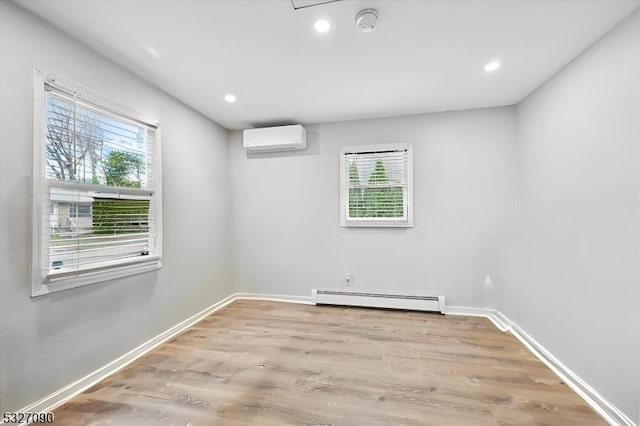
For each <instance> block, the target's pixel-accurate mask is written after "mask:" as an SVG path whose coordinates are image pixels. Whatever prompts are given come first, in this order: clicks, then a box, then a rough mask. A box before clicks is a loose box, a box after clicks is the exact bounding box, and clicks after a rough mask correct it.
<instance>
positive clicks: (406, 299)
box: [311, 289, 445, 314]
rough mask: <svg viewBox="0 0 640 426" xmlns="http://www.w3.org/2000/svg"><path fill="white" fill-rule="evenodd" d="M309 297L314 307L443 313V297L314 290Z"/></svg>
mask: <svg viewBox="0 0 640 426" xmlns="http://www.w3.org/2000/svg"><path fill="white" fill-rule="evenodd" d="M311 295H312V299H313V303H315V304H316V305H345V306H363V307H369V308H390V309H408V310H413V311H428V312H440V313H441V314H444V313H445V303H444V296H411V295H402V294H380V293H357V292H352V291H332V290H316V289H314V290H312V291H311Z"/></svg>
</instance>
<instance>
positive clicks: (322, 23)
mask: <svg viewBox="0 0 640 426" xmlns="http://www.w3.org/2000/svg"><path fill="white" fill-rule="evenodd" d="M313 27H314V28H315V29H316V31H317V32H319V33H326V32H327V31H329V29H331V24H330V23H329V21H327V20H326V19H318V20H317V21H316V23H315V24H313Z"/></svg>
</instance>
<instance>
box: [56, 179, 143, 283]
mask: <svg viewBox="0 0 640 426" xmlns="http://www.w3.org/2000/svg"><path fill="white" fill-rule="evenodd" d="M99 195H100V194H92V193H90V192H87V191H79V190H69V189H64V188H55V187H54V188H51V189H50V191H49V205H50V207H49V209H48V211H49V221H48V223H49V250H48V252H46V253H45V257H46V259H44V263H45V265H46V266H45V269H46V274H45V275H54V274H56V273H60V272H72V271H80V270H84V269H91V268H96V267H101V266H105V265H107V264H108V263H109V262H113V261H114V260H123V259H127V258H131V257H138V256H146V255H148V254H149V253H150V252H151V253H153V252H154V249H155V244H154V241H155V240H154V238H153V237H151V236H150V228H152V225H153V219H152V218H153V214H150V213H152V212H151V203H150V200H137V199H135V200H129V199H114V198H102V197H100V196H99Z"/></svg>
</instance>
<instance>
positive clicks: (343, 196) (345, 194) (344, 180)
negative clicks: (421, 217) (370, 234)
mask: <svg viewBox="0 0 640 426" xmlns="http://www.w3.org/2000/svg"><path fill="white" fill-rule="evenodd" d="M384 151H407V170H406V172H407V190H406V193H404V194H403V195H404V197H403V198H405V199H406V204H405V206H406V212H405V216H406V217H403V218H402V219H398V218H392V217H389V218H384V217H378V218H350V217H348V215H349V213H348V212H349V184H348V176H347V173H346V165H347V164H346V158H347V154H358V153H367V152H384ZM340 226H342V227H369V228H371V227H375V228H411V227H413V147H412V145H411V144H409V143H381V144H375V145H352V146H344V147H342V148H340Z"/></svg>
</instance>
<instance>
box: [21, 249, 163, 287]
mask: <svg viewBox="0 0 640 426" xmlns="http://www.w3.org/2000/svg"><path fill="white" fill-rule="evenodd" d="M161 268H162V260H161V258H160V257H157V256H153V257H149V258H148V259H145V260H141V261H138V262H135V263H131V264H127V265H113V266H111V267H108V268H104V269H100V270H89V271H85V272H80V273H78V274H77V275H72V276H65V277H57V278H56V277H52V278H51V279H50V280H49V281H46V282H40V283H38V282H36V283H34V286H33V289H32V292H31V297H36V296H42V295H45V294H49V293H55V292H58V291H62V290H68V289H72V288H76V287H83V286H86V285H90V284H96V283H100V282H104V281H111V280H115V279H118V278H125V277H128V276H131V275H137V274H141V273H144V272H151V271H156V270H158V269H161Z"/></svg>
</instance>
